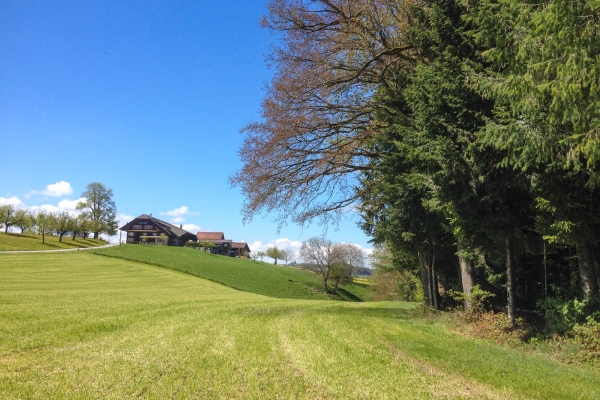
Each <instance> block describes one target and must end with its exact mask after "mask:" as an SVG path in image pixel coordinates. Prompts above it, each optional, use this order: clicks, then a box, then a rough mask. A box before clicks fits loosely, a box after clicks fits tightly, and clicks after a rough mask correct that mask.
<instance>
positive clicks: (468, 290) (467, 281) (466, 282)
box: [458, 246, 475, 311]
mask: <svg viewBox="0 0 600 400" xmlns="http://www.w3.org/2000/svg"><path fill="white" fill-rule="evenodd" d="M462 250H463V248H462V247H461V246H458V252H459V254H460V253H461V252H462ZM458 264H459V265H460V280H461V283H462V289H463V293H464V295H465V300H464V303H465V311H469V310H470V309H471V307H472V306H473V303H472V301H471V296H472V292H473V281H474V279H473V276H474V275H475V273H474V267H473V262H472V261H471V260H469V259H467V258H465V257H464V256H463V255H459V256H458Z"/></svg>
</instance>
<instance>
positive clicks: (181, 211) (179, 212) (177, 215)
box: [160, 206, 200, 226]
mask: <svg viewBox="0 0 600 400" xmlns="http://www.w3.org/2000/svg"><path fill="white" fill-rule="evenodd" d="M198 214H200V213H199V212H195V211H190V209H189V208H188V207H186V206H181V207H179V208H175V209H173V210H171V211H166V212H161V213H160V215H168V216H169V217H173V218H171V219H170V221H169V222H171V223H172V224H182V223H184V222H185V221H186V219H185V218H184V215H185V216H189V215H198ZM190 225H192V224H190ZM194 226H197V225H194Z"/></svg>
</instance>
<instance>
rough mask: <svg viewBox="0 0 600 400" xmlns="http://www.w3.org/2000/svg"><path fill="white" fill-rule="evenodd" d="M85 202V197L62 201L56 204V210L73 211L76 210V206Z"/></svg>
mask: <svg viewBox="0 0 600 400" xmlns="http://www.w3.org/2000/svg"><path fill="white" fill-rule="evenodd" d="M85 200H86V199H85V197H82V198H80V199H77V200H68V199H63V200H61V201H59V202H58V208H59V209H61V210H67V211H75V210H76V208H77V204H79V203H80V202H84V201H85Z"/></svg>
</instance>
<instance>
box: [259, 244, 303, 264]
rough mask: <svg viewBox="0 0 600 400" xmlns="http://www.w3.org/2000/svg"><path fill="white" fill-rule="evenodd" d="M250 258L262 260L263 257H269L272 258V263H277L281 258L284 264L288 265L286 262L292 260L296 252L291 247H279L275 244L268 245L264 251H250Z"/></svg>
mask: <svg viewBox="0 0 600 400" xmlns="http://www.w3.org/2000/svg"><path fill="white" fill-rule="evenodd" d="M251 257H252V259H254V260H255V261H256V260H257V259H260V260H261V261H262V259H263V258H265V257H269V258H272V259H273V264H275V265H277V260H281V261H283V262H285V265H288V262H290V261H292V260H294V259H295V258H296V253H295V252H294V250H292V249H280V248H279V247H277V246H273V247H269V248H268V249H267V250H266V251H262V250H259V251H255V252H252V253H251Z"/></svg>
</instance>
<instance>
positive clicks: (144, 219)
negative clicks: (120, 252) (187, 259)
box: [119, 214, 196, 246]
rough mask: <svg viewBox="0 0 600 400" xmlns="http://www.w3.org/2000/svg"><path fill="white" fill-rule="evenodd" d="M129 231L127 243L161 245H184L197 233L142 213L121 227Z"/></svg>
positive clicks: (194, 237)
mask: <svg viewBox="0 0 600 400" xmlns="http://www.w3.org/2000/svg"><path fill="white" fill-rule="evenodd" d="M119 230H120V231H124V232H126V233H127V243H148V244H155V245H160V246H166V245H169V246H183V245H184V244H185V242H187V241H189V240H195V239H196V235H194V234H193V233H190V232H188V231H186V230H184V229H183V228H182V226H181V225H179V226H178V227H177V226H175V225H172V224H170V223H168V222H165V221H162V220H160V219H158V218H154V217H153V216H152V214H150V215H146V214H142V215H140V216H139V217H137V218H135V219H134V220H132V221H130V222H128V223H127V224H125V225H123V226H122V227H120V228H119Z"/></svg>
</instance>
